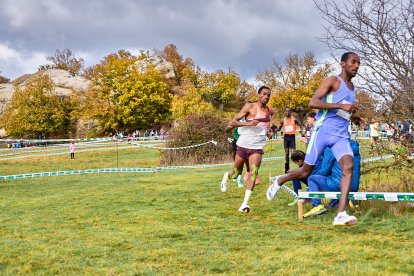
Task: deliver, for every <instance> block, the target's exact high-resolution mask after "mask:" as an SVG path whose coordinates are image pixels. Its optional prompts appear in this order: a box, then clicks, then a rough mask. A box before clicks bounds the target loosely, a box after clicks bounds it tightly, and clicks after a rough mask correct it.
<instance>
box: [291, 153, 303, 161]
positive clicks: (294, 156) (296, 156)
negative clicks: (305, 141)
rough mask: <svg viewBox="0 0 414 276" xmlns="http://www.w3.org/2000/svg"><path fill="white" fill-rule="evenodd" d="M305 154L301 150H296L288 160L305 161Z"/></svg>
mask: <svg viewBox="0 0 414 276" xmlns="http://www.w3.org/2000/svg"><path fill="white" fill-rule="evenodd" d="M305 155H306V154H305V153H304V152H303V151H301V150H297V151H295V152H294V153H292V155H291V157H290V159H292V161H295V162H297V161H299V160H305Z"/></svg>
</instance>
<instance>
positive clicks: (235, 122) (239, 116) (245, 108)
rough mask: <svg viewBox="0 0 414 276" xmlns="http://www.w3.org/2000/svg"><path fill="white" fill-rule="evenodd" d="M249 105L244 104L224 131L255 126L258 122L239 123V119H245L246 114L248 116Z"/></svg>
mask: <svg viewBox="0 0 414 276" xmlns="http://www.w3.org/2000/svg"><path fill="white" fill-rule="evenodd" d="M250 109H251V104H245V105H244V106H243V108H242V110H240V112H239V113H237V114H236V116H234V117H233V120H231V122H230V123H229V124H228V125H227V127H226V131H229V130H231V129H233V128H234V127H240V126H255V125H257V124H258V123H259V122H258V121H257V120H249V121H246V122H240V119H242V118H246V116H247V115H248V114H250Z"/></svg>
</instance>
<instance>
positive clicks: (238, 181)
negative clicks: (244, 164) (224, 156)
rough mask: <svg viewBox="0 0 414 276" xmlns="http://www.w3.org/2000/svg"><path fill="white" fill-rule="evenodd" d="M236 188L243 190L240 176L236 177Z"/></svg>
mask: <svg viewBox="0 0 414 276" xmlns="http://www.w3.org/2000/svg"><path fill="white" fill-rule="evenodd" d="M237 186H238V187H239V188H243V186H244V185H243V181H242V176H241V174H240V175H239V176H238V177H237Z"/></svg>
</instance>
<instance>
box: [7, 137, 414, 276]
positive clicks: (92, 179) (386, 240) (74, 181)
mask: <svg viewBox="0 0 414 276" xmlns="http://www.w3.org/2000/svg"><path fill="white" fill-rule="evenodd" d="M276 146H277V145H276ZM127 152H128V153H127ZM127 152H123V153H122V154H120V155H119V156H118V157H119V160H118V162H119V163H121V164H123V165H122V166H127V165H131V166H134V167H135V166H139V165H140V166H141V165H142V166H144V165H145V164H147V165H148V166H150V165H151V166H156V165H157V157H158V152H157V151H153V150H148V151H142V152H139V153H138V152H131V151H127ZM118 153H119V152H118ZM113 154H114V153H113V152H100V153H99V156H95V157H94V156H93V155H91V156H89V155H83V154H79V155H77V159H76V162H72V163H70V161H69V160H66V159H68V156H65V157H62V158H63V159H62V160H61V159H60V158H61V157H59V156H56V157H53V159H52V158H49V159H48V158H45V159H48V160H43V159H42V160H35V161H33V160H30V159H22V160H20V161H13V162H16V164H14V165H16V166H17V167H18V165H20V166H22V167H24V166H25V164H26V165H27V166H28V167H29V168H28V169H27V170H29V171H30V172H35V171H46V167H50V166H51V165H52V164H49V162H52V161H51V160H53V162H56V165H55V166H56V168H58V163H59V162H62V163H61V164H59V166H63V167H65V166H66V167H65V169H69V168H71V167H79V168H81V167H83V166H88V167H87V168H90V167H89V166H93V167H96V166H97V167H108V166H107V164H114V162H113ZM140 154H144V155H145V154H146V155H147V157H146V158H147V159H148V160H147V161H145V160H144V159H146V158H143V159H141V157H140ZM269 154H270V153H269V152H268V153H266V156H265V157H270V156H271V155H269ZM272 154H274V155H277V156H280V155H281V151H280V149H279V147H275V152H272ZM129 155H130V156H129ZM133 156H135V157H136V158H135V159H137V160H135V159H134V158H132V157H133ZM54 158H56V160H55V159H54ZM92 158H96V159H92ZM23 160H24V161H23ZM65 160H66V161H65ZM92 160H93V163H92ZM140 160H141V161H140ZM65 162H66V163H65ZM129 162H130V163H129ZM140 162H143V163H140ZM145 162H148V163H145ZM9 164H10V163H9ZM36 164H37V165H36ZM5 166H6V165H5V164H2V165H0V169H1V170H2V172H3V169H4V168H5ZM120 167H121V166H120ZM282 167H283V162H282V161H269V162H263V163H262V168H261V170H260V177H261V179H262V181H261V184H259V185H258V186H257V187H256V189H255V190H254V192H253V194H252V197H251V199H250V206H251V208H252V211H251V213H250V214H247V215H243V214H239V213H238V212H237V209H238V207H239V206H240V204H241V201H242V199H243V195H244V189H239V188H237V185H236V184H234V183H232V182H230V183H229V185H230V186H229V190H228V191H227V192H226V193H221V192H220V187H219V183H220V181H221V178H222V175H223V172H224V171H225V170H228V169H229V167H215V168H207V169H184V170H171V171H161V172H157V173H106V174H92V175H73V176H56V177H45V178H32V179H22V180H13V181H2V182H0V223H1V228H0V248H1V254H0V274H2V275H15V274H36V275H38V274H40V275H43V274H58V273H59V274H63V275H85V274H86V275H90V274H99V275H134V274H196V275H197V274H199V275H202V274H276V273H277V274H279V273H280V274H297V273H306V274H334V273H335V274H368V275H373V274H379V273H381V274H388V275H390V274H393V275H394V274H397V275H398V274H399V275H411V274H412V273H413V271H414V242H413V238H414V229H413V225H414V217H413V216H412V211H407V212H402V213H399V215H398V216H395V215H394V214H393V213H391V212H387V211H386V210H387V206H391V205H393V206H395V205H401V204H407V203H389V202H378V203H377V205H379V206H380V207H381V208H380V209H381V210H382V211H381V212H379V211H377V209H372V207H371V206H370V205H369V204H363V205H362V209H361V211H360V213H358V214H357V217H358V224H357V225H355V226H352V227H339V228H338V227H334V226H332V220H333V216H334V212H330V213H328V214H324V215H321V216H317V217H313V218H309V219H305V220H304V221H303V222H302V223H299V222H298V220H297V213H296V208H290V207H287V206H286V204H287V203H288V202H290V201H291V198H290V197H289V196H288V195H287V194H286V193H284V191H281V194H280V195H279V196H278V197H277V198H276V199H275V201H272V202H269V201H267V200H266V198H265V191H266V189H267V187H268V184H267V179H266V178H267V176H268V174H269V172H271V173H272V174H273V175H275V174H278V173H281V171H282V169H283V168H282ZM19 170H20V169H19ZM59 170H61V168H60V167H59ZM10 171H13V170H10ZM15 171H18V170H17V169H16V170H15ZM2 174H5V173H2ZM364 177H368V176H364ZM305 208H306V209H309V206H306V207H305ZM384 210H385V211H384ZM351 212H352V211H351Z"/></svg>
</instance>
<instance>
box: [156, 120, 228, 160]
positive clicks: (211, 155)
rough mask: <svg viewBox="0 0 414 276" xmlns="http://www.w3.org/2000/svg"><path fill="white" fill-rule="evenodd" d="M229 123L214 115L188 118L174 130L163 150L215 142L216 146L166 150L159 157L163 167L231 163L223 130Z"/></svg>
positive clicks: (180, 122)
mask: <svg viewBox="0 0 414 276" xmlns="http://www.w3.org/2000/svg"><path fill="white" fill-rule="evenodd" d="M227 124H228V119H227V118H223V117H221V116H219V115H218V114H215V113H211V112H210V113H204V114H198V115H190V116H187V117H186V118H185V119H183V120H179V121H177V123H176V126H175V127H174V128H173V136H172V139H171V140H169V141H168V142H167V144H166V147H170V148H177V147H186V146H191V145H196V144H201V143H204V142H207V141H211V140H214V141H216V142H217V145H214V144H207V145H204V146H200V147H194V148H189V149H183V150H165V151H163V152H162V153H161V161H160V162H161V164H163V165H189V164H191V165H192V164H210V163H221V162H231V160H232V154H231V153H232V151H231V144H230V143H229V141H228V140H227V135H228V134H227V133H226V132H225V128H226V126H227Z"/></svg>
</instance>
